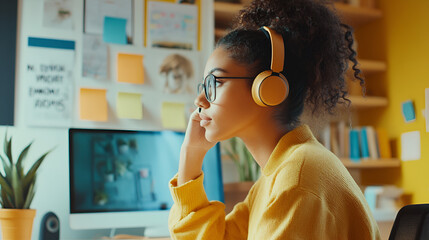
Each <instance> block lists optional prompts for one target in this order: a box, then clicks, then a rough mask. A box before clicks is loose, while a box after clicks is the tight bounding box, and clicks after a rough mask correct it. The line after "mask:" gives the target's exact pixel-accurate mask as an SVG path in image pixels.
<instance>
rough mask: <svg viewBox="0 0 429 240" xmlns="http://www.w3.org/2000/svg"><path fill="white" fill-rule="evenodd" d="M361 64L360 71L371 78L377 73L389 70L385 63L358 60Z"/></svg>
mask: <svg viewBox="0 0 429 240" xmlns="http://www.w3.org/2000/svg"><path fill="white" fill-rule="evenodd" d="M358 62H359V63H360V66H359V65H358V67H360V70H362V72H363V74H364V76H369V75H371V74H375V73H383V72H385V71H386V69H387V65H386V63H385V62H383V61H377V60H367V59H358Z"/></svg>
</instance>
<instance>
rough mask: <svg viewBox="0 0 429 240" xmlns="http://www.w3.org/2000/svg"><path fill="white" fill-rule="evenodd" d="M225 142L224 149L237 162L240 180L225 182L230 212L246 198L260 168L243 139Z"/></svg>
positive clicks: (227, 206)
mask: <svg viewBox="0 0 429 240" xmlns="http://www.w3.org/2000/svg"><path fill="white" fill-rule="evenodd" d="M225 143H226V144H224V145H223V150H224V151H225V153H226V155H227V156H228V157H229V158H230V159H231V160H232V161H233V162H234V163H235V166H236V169H237V171H238V176H239V182H234V183H227V184H224V192H225V211H226V212H227V213H228V212H229V211H231V210H232V208H233V207H234V205H235V204H237V203H238V202H241V201H243V200H244V199H245V197H246V196H247V193H248V192H249V190H250V188H251V187H252V186H253V183H254V182H255V181H256V180H257V179H258V178H259V175H260V171H259V169H260V168H259V165H258V163H257V162H256V161H255V160H254V159H253V156H252V154H250V152H249V150H247V148H246V145H245V144H244V142H243V141H242V140H241V139H239V138H237V137H234V138H231V139H230V140H228V141H226V142H225Z"/></svg>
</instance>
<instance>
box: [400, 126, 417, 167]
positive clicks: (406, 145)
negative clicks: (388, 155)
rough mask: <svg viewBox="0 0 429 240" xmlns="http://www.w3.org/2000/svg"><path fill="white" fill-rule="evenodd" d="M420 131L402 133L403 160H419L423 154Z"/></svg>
mask: <svg viewBox="0 0 429 240" xmlns="http://www.w3.org/2000/svg"><path fill="white" fill-rule="evenodd" d="M420 149H421V146H420V131H414V132H406V133H403V134H401V159H402V161H411V160H419V159H420V156H421V150H420Z"/></svg>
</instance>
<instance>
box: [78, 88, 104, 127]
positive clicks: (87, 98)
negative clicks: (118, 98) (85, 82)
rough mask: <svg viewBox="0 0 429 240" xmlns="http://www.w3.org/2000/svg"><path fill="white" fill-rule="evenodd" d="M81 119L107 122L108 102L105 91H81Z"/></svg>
mask: <svg viewBox="0 0 429 240" xmlns="http://www.w3.org/2000/svg"><path fill="white" fill-rule="evenodd" d="M79 106H80V119H81V120H90V121H102V122H105V121H107V100H106V90H105V89H90V88H81V89H80V103H79Z"/></svg>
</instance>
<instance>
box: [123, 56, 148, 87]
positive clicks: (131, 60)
mask: <svg viewBox="0 0 429 240" xmlns="http://www.w3.org/2000/svg"><path fill="white" fill-rule="evenodd" d="M117 60H118V69H117V70H118V76H117V77H118V82H124V83H133V84H143V83H144V72H143V55H136V54H125V53H119V54H118V59H117Z"/></svg>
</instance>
